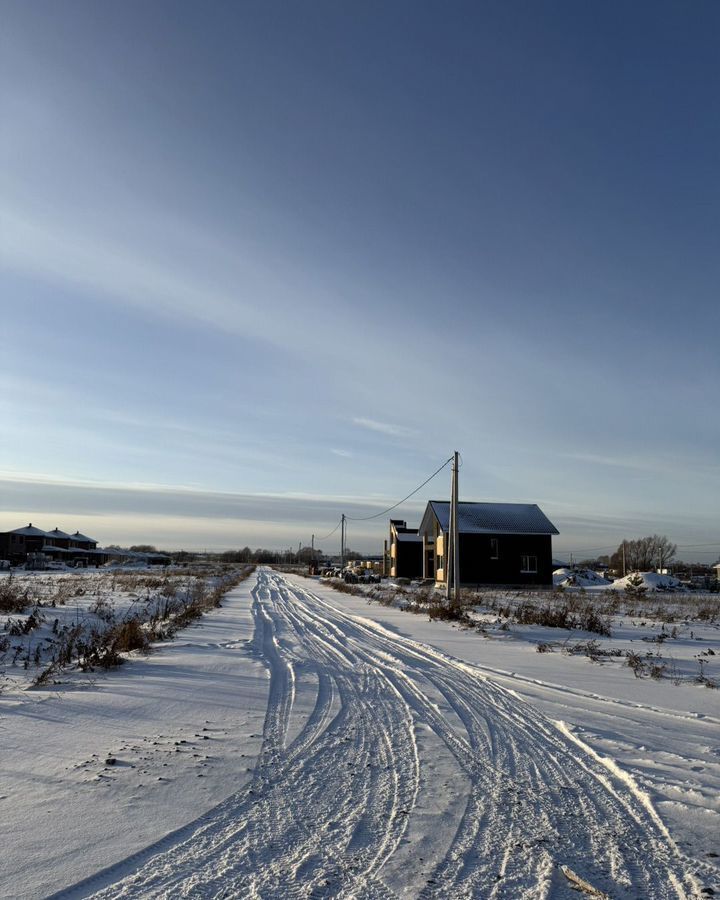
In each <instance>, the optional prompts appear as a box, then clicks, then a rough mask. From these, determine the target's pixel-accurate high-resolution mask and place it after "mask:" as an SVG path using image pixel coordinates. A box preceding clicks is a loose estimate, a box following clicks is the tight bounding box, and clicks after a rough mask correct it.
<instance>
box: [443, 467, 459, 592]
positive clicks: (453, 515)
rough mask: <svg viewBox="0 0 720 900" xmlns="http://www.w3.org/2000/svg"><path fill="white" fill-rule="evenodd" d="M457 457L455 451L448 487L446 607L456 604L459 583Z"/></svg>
mask: <svg viewBox="0 0 720 900" xmlns="http://www.w3.org/2000/svg"><path fill="white" fill-rule="evenodd" d="M458 457H459V454H458V452H457V450H456V451H455V453H454V455H453V465H452V483H451V487H450V521H449V522H448V542H447V543H448V545H447V547H446V548H444V549H445V569H446V575H445V589H446V599H447V602H448V605H449V604H450V602H451V600H452V602H454V603H457V602H458V585H459V583H460V577H459V575H460V540H459V531H458V468H459V466H458Z"/></svg>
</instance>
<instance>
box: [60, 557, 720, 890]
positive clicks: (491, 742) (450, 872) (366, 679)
mask: <svg viewBox="0 0 720 900" xmlns="http://www.w3.org/2000/svg"><path fill="white" fill-rule="evenodd" d="M252 595H253V618H254V638H253V641H252V648H251V652H252V653H253V654H254V655H255V656H256V657H257V658H258V659H259V660H261V661H262V662H263V664H264V665H265V666H266V667H267V670H268V672H269V675H270V690H269V695H268V698H269V699H268V708H267V714H266V718H265V723H264V729H263V735H262V749H261V752H260V755H259V757H258V761H257V765H256V768H255V770H254V775H253V778H252V780H251V781H250V782H249V783H248V784H247V785H246V786H245V787H243V788H242V789H241V790H240V791H238V792H237V793H236V794H234V795H232V796H231V797H229V798H228V799H227V800H225V801H224V802H223V803H221V804H220V805H219V806H217V807H215V808H214V809H213V810H211V811H210V812H209V813H206V814H205V815H203V816H202V817H201V818H200V819H198V820H197V821H196V822H194V823H191V824H190V825H188V826H186V827H184V828H182V829H181V830H180V831H179V832H176V833H175V834H173V835H170V836H169V837H167V838H165V839H163V840H162V841H160V842H159V843H158V844H156V845H153V846H151V847H149V848H147V849H145V850H143V851H142V852H140V853H137V854H134V855H133V856H132V857H131V858H130V859H126V860H124V861H123V862H121V863H119V864H117V865H115V866H113V867H111V868H110V869H107V870H105V871H104V872H102V873H100V874H99V875H97V876H94V877H92V878H89V879H87V880H86V881H84V882H82V883H81V884H79V885H76V887H75V888H71V889H69V890H66V891H64V892H63V893H62V894H61V895H60V896H63V897H66V898H67V897H76V896H77V897H80V896H83V897H86V896H95V897H143V898H145V897H178V896H192V897H243V898H245V897H257V898H260V897H262V898H271V897H278V898H280V897H282V898H284V897H358V898H371V897H373V898H374V897H378V898H384V897H452V898H456V897H458V898H459V897H479V898H493V897H497V898H500V897H503V898H513V900H514V898H521V897H548V896H551V897H563V896H577V894H576V893H575V892H574V891H573V890H572V889H571V886H570V882H569V881H568V880H567V878H566V877H565V876H564V875H563V874H562V871H561V867H562V866H568V867H569V868H570V869H571V870H573V871H574V872H576V873H578V874H579V875H580V876H582V878H584V879H586V880H587V881H588V882H589V883H590V884H591V885H593V886H594V888H596V889H597V890H598V891H604V892H606V893H607V894H608V895H610V896H612V897H613V898H624V897H627V898H630V897H632V898H638V897H643V898H664V897H695V896H700V886H699V884H698V882H697V881H696V880H695V877H694V875H693V873H699V875H700V879H701V883H702V884H703V885H708V884H710V883H712V884H715V883H716V878H717V874H716V873H717V870H716V869H713V868H712V867H710V866H708V865H707V864H705V863H702V862H698V861H697V860H691V859H688V858H686V857H685V856H684V855H683V853H682V852H681V851H680V850H679V849H678V847H677V846H676V844H675V843H674V841H673V839H672V837H671V836H670V834H669V833H668V831H667V829H666V827H665V826H664V824H663V822H662V820H661V818H660V816H659V815H658V813H657V812H656V810H655V809H654V808H653V806H652V803H651V800H650V798H649V797H648V795H647V794H645V793H644V792H643V791H642V790H640V788H639V787H638V786H637V784H636V783H635V782H634V781H633V780H632V778H631V777H630V776H629V775H627V774H626V773H624V772H623V771H622V770H621V769H620V768H618V767H617V766H616V765H615V764H614V763H613V762H612V761H610V760H608V759H605V758H603V757H601V756H600V755H598V754H597V753H596V752H595V751H593V750H592V749H591V748H590V747H588V746H586V745H585V744H584V743H583V742H582V741H581V740H580V738H579V737H577V736H576V735H575V734H574V733H573V730H572V729H571V728H570V727H567V726H565V725H563V723H561V722H552V721H550V720H549V719H548V718H546V717H545V716H543V715H542V714H541V713H540V712H539V711H538V710H537V709H535V708H534V707H533V706H532V705H530V704H529V703H528V702H526V701H524V700H523V699H521V698H520V697H519V696H518V695H517V694H516V693H514V692H513V691H512V690H509V689H508V688H506V687H502V686H501V685H500V684H499V683H497V682H496V681H494V680H493V679H491V678H489V677H487V676H485V675H484V674H482V673H481V672H480V671H479V670H478V669H477V668H475V667H473V666H471V665H469V664H467V663H464V662H462V661H459V660H457V659H453V658H451V657H449V656H447V655H445V654H443V653H441V652H440V651H438V650H435V649H433V648H431V647H430V646H428V645H426V644H421V643H418V642H416V641H413V640H410V639H409V638H406V637H402V636H398V635H396V634H393V633H392V632H390V631H388V630H386V629H385V628H383V627H382V626H381V625H379V624H377V623H374V622H372V621H371V620H369V619H367V618H361V617H358V616H354V615H351V614H350V613H349V612H346V611H344V610H343V609H342V600H341V597H338V602H337V603H328V602H327V601H326V600H324V599H322V598H321V597H320V596H318V595H316V594H314V593H313V592H311V591H310V590H308V589H306V588H305V587H300V586H298V585H297V584H295V583H293V582H292V581H289V580H287V579H286V578H285V577H283V576H281V575H278V574H277V573H273V572H270V571H268V570H260V571H259V572H258V576H257V584H256V586H255V587H254V589H253V592H252ZM243 646H245V645H243ZM238 650H239V652H240V651H242V647H241V646H239V647H238ZM245 652H247V651H245ZM714 879H715V880H714Z"/></svg>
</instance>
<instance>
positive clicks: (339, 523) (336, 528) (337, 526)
mask: <svg viewBox="0 0 720 900" xmlns="http://www.w3.org/2000/svg"><path fill="white" fill-rule="evenodd" d="M341 525H342V519H340V521H339V522H338V523H337V525H336V526H335V527H334V528H333V530H332V531H331V532H330V534H326V535H325V537H321V538H316V540H317V541H318V543H319V542H320V541H326V540H327V539H328V538H329V537H332V536H333V535H334V534H335V532H336V531H337V530H338V528H339V527H340V526H341Z"/></svg>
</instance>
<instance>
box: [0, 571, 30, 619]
mask: <svg viewBox="0 0 720 900" xmlns="http://www.w3.org/2000/svg"><path fill="white" fill-rule="evenodd" d="M28 604H29V599H28V595H27V591H25V590H23V588H21V586H20V585H19V584H18V583H17V581H14V579H13V576H12V575H9V576H8V577H7V578H3V579H2V580H0V612H2V613H21V612H23V611H24V610H25V608H26V607H27V606H28Z"/></svg>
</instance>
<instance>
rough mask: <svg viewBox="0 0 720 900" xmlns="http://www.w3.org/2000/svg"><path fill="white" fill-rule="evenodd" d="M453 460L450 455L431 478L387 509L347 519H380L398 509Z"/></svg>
mask: <svg viewBox="0 0 720 900" xmlns="http://www.w3.org/2000/svg"><path fill="white" fill-rule="evenodd" d="M452 461H453V458H452V456H449V457H448V458H447V459H446V460H445V462H444V463H443V464H442V465H441V466H440V468H439V469H436V470H435V471H434V472H433V473H432V475H431V476H430V477H429V478H426V479H425V481H423V483H422V484H421V485H419V486H418V487H416V488H415V490H414V491H411V493H409V494H408V495H407V497H403V498H402V500H398V502H397V503H394V504H393V505H392V506H388V508H387V509H384V510H383V511H382V512H379V513H375V514H374V515H372V516H345V518H346V519H349V520H350V521H352V522H367V521H369V520H370V519H379V518H380V516H384V515H387V513H389V512H392V510H394V509H397V508H398V506H401V505H402V504H403V503H404V502H405V501H406V500H409V499H410V498H411V497H414V496H415V494H417V492H418V491H420V490H422V488H424V487H425V485H426V484H427V483H428V482H429V481H432V480H433V478H434V477H435V476H436V475H437V474H438V473H440V472H442V470H443V469H444V468H445V466H446V465H448V463H451V462H452Z"/></svg>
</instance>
